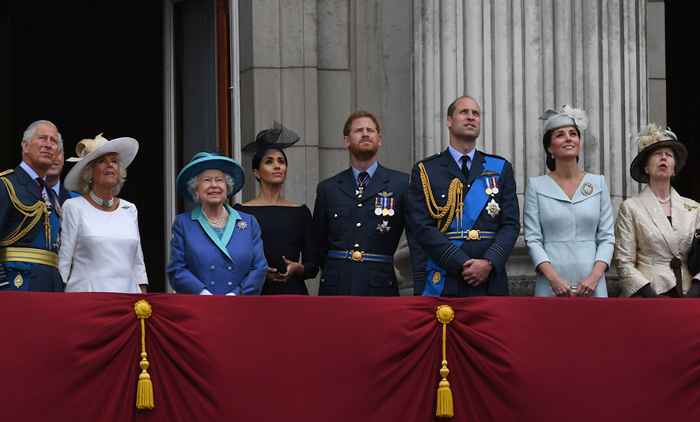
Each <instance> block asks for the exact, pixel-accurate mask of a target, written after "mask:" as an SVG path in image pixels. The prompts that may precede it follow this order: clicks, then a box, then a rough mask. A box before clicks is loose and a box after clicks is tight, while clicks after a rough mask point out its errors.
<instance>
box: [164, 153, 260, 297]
mask: <svg viewBox="0 0 700 422" xmlns="http://www.w3.org/2000/svg"><path fill="white" fill-rule="evenodd" d="M243 182H244V176H243V170H242V169H241V166H240V165H238V163H236V161H234V160H232V159H230V158H228V157H224V156H221V155H218V154H211V153H207V152H200V153H197V154H195V156H194V157H192V160H191V161H190V162H189V163H188V164H187V165H186V166H185V167H184V168H183V169H182V171H180V174H178V176H177V181H176V183H177V189H178V192H179V193H180V194H181V195H183V196H185V197H186V198H188V199H189V200H191V201H193V202H195V203H196V204H198V206H197V207H195V208H194V209H193V210H192V211H191V212H186V213H183V214H179V215H178V216H177V217H176V218H175V222H174V223H173V232H172V240H171V242H170V263H169V264H168V269H167V271H168V276H169V278H170V285H171V286H172V288H173V289H175V291H176V292H178V293H191V294H200V295H227V296H236V295H256V294H260V290H261V289H262V286H263V283H264V282H265V275H266V273H267V261H266V260H265V254H264V251H263V244H262V240H261V237H260V226H259V225H258V222H257V221H256V220H255V217H253V216H252V215H250V214H246V213H243V212H238V211H236V210H234V209H233V208H232V207H231V206H229V205H228V204H227V203H226V201H227V198H229V197H231V196H233V195H234V194H236V193H237V192H238V191H239V190H241V188H242V187H243Z"/></svg>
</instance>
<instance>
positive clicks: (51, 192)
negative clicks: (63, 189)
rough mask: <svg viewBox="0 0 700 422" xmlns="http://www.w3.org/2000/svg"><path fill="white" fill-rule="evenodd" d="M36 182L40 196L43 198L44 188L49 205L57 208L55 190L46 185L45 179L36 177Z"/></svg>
mask: <svg viewBox="0 0 700 422" xmlns="http://www.w3.org/2000/svg"><path fill="white" fill-rule="evenodd" d="M35 180H36V182H37V183H38V184H39V195H41V197H42V198H44V190H46V194H47V195H48V197H49V202H51V207H53V209H55V210H57V209H58V196H57V195H56V192H55V191H54V190H53V189H51V188H50V187H48V186H47V185H46V181H44V179H42V178H41V177H37V178H36V179H35Z"/></svg>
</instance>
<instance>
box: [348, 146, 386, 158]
mask: <svg viewBox="0 0 700 422" xmlns="http://www.w3.org/2000/svg"><path fill="white" fill-rule="evenodd" d="M377 151H379V146H378V145H374V147H373V148H372V149H370V150H368V149H362V148H359V147H357V146H354V145H351V146H350V154H352V156H353V157H355V158H356V159H357V160H359V161H369V160H370V159H372V158H374V156H375V155H377Z"/></svg>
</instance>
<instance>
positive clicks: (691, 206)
mask: <svg viewBox="0 0 700 422" xmlns="http://www.w3.org/2000/svg"><path fill="white" fill-rule="evenodd" d="M683 206H684V207H685V209H687V210H688V211H695V210H696V209H698V206H697V205H690V204H686V203H684V204H683Z"/></svg>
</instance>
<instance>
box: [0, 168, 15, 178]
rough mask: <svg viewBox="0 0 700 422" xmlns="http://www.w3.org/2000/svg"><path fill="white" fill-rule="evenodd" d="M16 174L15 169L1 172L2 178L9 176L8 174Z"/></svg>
mask: <svg viewBox="0 0 700 422" xmlns="http://www.w3.org/2000/svg"><path fill="white" fill-rule="evenodd" d="M14 172H15V169H7V170H5V171H3V172H0V177H2V176H7V175H8V174H12V173H14Z"/></svg>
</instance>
